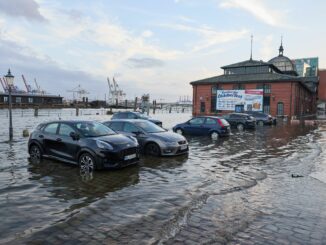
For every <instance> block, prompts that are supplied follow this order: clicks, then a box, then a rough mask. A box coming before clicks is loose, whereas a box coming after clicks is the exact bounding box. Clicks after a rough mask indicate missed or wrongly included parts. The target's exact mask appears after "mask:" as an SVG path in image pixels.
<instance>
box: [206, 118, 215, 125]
mask: <svg viewBox="0 0 326 245" xmlns="http://www.w3.org/2000/svg"><path fill="white" fill-rule="evenodd" d="M205 124H209V125H213V124H217V121H216V120H215V119H213V118H206V121H205Z"/></svg>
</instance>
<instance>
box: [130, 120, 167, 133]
mask: <svg viewBox="0 0 326 245" xmlns="http://www.w3.org/2000/svg"><path fill="white" fill-rule="evenodd" d="M135 125H137V126H138V127H140V128H141V129H143V130H144V131H145V132H146V133H160V132H165V130H164V129H163V128H161V127H159V126H157V125H156V124H154V123H152V122H149V121H142V122H135Z"/></svg>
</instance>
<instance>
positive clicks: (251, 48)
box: [250, 34, 254, 60]
mask: <svg viewBox="0 0 326 245" xmlns="http://www.w3.org/2000/svg"><path fill="white" fill-rule="evenodd" d="M253 38H254V36H253V35H252V34H251V46H250V60H252V40H253Z"/></svg>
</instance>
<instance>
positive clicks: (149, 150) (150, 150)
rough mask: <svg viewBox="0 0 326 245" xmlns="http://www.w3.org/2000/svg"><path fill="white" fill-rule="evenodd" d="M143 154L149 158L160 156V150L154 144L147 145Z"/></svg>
mask: <svg viewBox="0 0 326 245" xmlns="http://www.w3.org/2000/svg"><path fill="white" fill-rule="evenodd" d="M145 153H146V154H148V155H151V156H159V155H161V149H160V147H159V146H158V145H157V144H156V143H149V144H148V145H147V146H146V149H145Z"/></svg>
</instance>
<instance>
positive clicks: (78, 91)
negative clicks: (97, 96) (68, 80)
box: [67, 84, 89, 101]
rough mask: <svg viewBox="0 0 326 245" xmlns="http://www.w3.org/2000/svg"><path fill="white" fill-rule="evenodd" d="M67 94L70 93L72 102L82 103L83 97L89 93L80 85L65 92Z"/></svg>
mask: <svg viewBox="0 0 326 245" xmlns="http://www.w3.org/2000/svg"><path fill="white" fill-rule="evenodd" d="M67 92H70V93H72V97H73V100H77V101H82V100H83V97H85V96H84V95H86V94H89V92H88V91H86V90H85V89H83V88H82V87H81V86H80V84H79V85H78V86H77V87H75V88H73V89H71V90H67ZM76 95H77V96H76Z"/></svg>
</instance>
